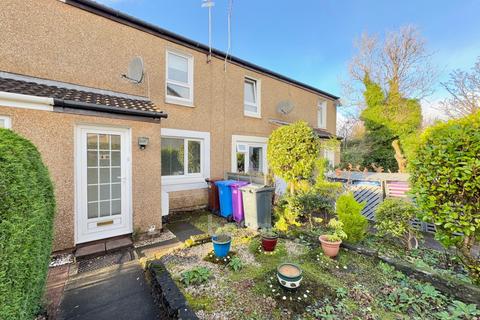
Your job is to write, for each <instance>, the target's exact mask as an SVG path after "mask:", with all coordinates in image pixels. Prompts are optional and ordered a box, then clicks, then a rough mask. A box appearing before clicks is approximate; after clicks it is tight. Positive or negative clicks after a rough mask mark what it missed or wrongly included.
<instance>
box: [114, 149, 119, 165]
mask: <svg viewBox="0 0 480 320" xmlns="http://www.w3.org/2000/svg"><path fill="white" fill-rule="evenodd" d="M112 166H120V151H112Z"/></svg>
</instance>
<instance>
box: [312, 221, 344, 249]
mask: <svg viewBox="0 0 480 320" xmlns="http://www.w3.org/2000/svg"><path fill="white" fill-rule="evenodd" d="M327 226H328V228H329V229H331V230H332V232H331V233H329V234H324V235H321V236H320V237H319V240H320V243H321V244H322V249H323V252H324V253H325V255H326V256H328V257H330V258H334V257H336V256H337V254H338V251H339V250H340V244H341V243H342V240H343V239H346V238H347V234H346V233H345V232H344V231H343V223H342V222H340V221H338V220H337V219H331V220H330V221H329V222H328V225H327Z"/></svg>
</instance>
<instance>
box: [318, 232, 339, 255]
mask: <svg viewBox="0 0 480 320" xmlns="http://www.w3.org/2000/svg"><path fill="white" fill-rule="evenodd" d="M318 239H319V240H320V243H321V244H322V250H323V253H325V255H326V256H328V257H330V258H335V257H336V256H337V255H338V251H340V244H341V243H342V240H340V241H335V242H332V241H328V240H327V236H326V235H322V236H320V237H319V238H318Z"/></svg>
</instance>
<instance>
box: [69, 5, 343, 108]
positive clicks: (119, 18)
mask: <svg viewBox="0 0 480 320" xmlns="http://www.w3.org/2000/svg"><path fill="white" fill-rule="evenodd" d="M63 1H64V2H65V3H66V4H68V5H72V6H74V7H77V8H79V9H83V10H85V11H88V12H90V13H94V14H97V15H100V16H102V17H104V18H108V19H110V20H113V21H116V22H119V23H122V24H125V25H127V26H130V27H133V28H136V29H139V30H141V31H145V32H148V33H150V34H153V35H155V36H159V37H161V38H164V39H167V40H169V41H172V42H175V43H177V44H180V45H183V46H187V47H190V48H192V49H195V50H198V51H202V52H205V53H208V52H209V48H208V46H206V45H204V44H202V43H200V42H197V41H194V40H192V39H189V38H186V37H184V36H181V35H179V34H176V33H174V32H171V31H168V30H166V29H163V28H161V27H158V26H157V25H154V24H152V23H149V22H146V21H144V20H141V19H138V18H136V17H133V16H131V15H128V14H126V13H123V12H121V11H118V10H115V9H112V8H110V7H107V6H105V5H102V4H100V3H97V2H94V1H92V0H63ZM212 55H213V56H215V57H217V58H220V59H225V57H226V56H227V54H226V53H225V52H223V51H221V50H218V49H214V48H212ZM228 61H229V62H231V63H234V64H237V65H240V66H243V67H246V68H248V69H251V70H253V71H256V72H260V73H263V74H266V75H268V76H270V77H272V78H275V79H278V80H280V81H283V82H287V83H290V84H293V85H295V86H297V87H300V88H303V89H306V90H309V91H312V92H314V93H317V94H320V95H322V96H324V97H327V98H330V99H333V100H339V99H340V97H338V96H335V95H333V94H331V93H328V92H326V91H323V90H320V89H318V88H315V87H313V86H311V85H308V84H306V83H303V82H300V81H297V80H295V79H292V78H289V77H287V76H284V75H282V74H280V73H277V72H275V71H272V70H269V69H266V68H264V67H261V66H259V65H256V64H254V63H251V62H248V61H246V60H243V59H241V58H238V57H235V56H232V55H230V54H228Z"/></svg>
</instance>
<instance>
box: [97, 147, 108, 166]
mask: <svg viewBox="0 0 480 320" xmlns="http://www.w3.org/2000/svg"><path fill="white" fill-rule="evenodd" d="M98 157H99V160H100V161H99V163H100V167H109V166H110V151H100V152H99V154H98Z"/></svg>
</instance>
